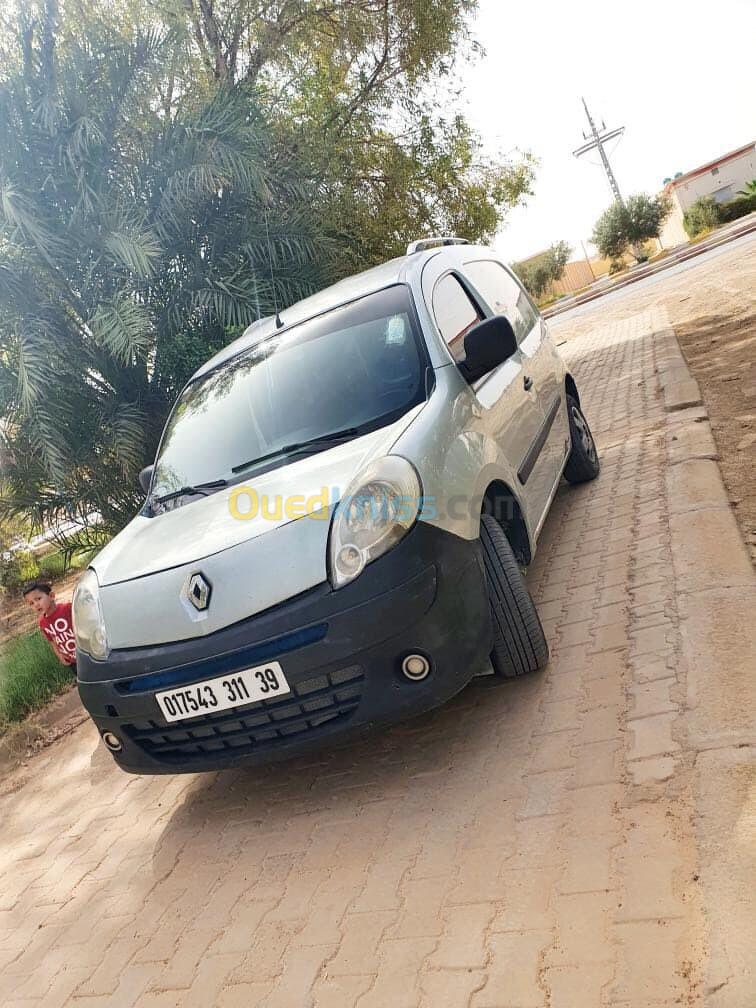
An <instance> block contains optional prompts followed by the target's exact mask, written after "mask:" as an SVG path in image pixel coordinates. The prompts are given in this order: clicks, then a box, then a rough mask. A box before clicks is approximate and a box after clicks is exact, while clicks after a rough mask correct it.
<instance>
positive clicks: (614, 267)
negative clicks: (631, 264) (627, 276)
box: [609, 259, 625, 276]
mask: <svg viewBox="0 0 756 1008" xmlns="http://www.w3.org/2000/svg"><path fill="white" fill-rule="evenodd" d="M624 268H625V264H624V263H623V261H622V260H621V259H612V261H611V262H610V263H609V276H614V275H615V274H616V273H621V272H622V270H623V269H624Z"/></svg>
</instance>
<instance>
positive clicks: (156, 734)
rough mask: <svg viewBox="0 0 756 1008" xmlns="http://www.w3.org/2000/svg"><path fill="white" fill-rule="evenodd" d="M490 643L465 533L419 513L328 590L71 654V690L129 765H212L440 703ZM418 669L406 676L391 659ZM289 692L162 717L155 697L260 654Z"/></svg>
mask: <svg viewBox="0 0 756 1008" xmlns="http://www.w3.org/2000/svg"><path fill="white" fill-rule="evenodd" d="M490 650H491V624H490V615H489V605H488V598H487V594H486V587H485V572H484V568H483V560H482V555H481V551H480V545H479V543H478V542H469V541H467V540H464V539H460V538H459V537H457V536H454V535H451V534H450V533H447V532H443V531H441V530H439V529H436V528H434V527H432V526H430V525H428V524H426V523H422V522H421V523H419V524H418V525H417V526H416V527H415V528H414V529H413V530H412V532H410V534H409V535H408V536H407V537H406V538H405V539H404V540H403V541H402V542H401V543H400V544H399V545H398V546H397V547H396V548H395V549H393V550H392V551H391V552H390V553H388V554H386V556H384V557H381V558H380V559H379V560H377V561H375V562H374V563H373V564H371V565H370V566H369V567H367V568H366V569H365V571H364V572H363V573H362V574H361V575H360V576H359V577H358V578H357V579H356V580H355V581H354V582H352V583H351V584H349V585H347V586H345V587H344V588H342V589H340V590H339V591H333V590H332V589H331V588H330V586H329V585H327V584H323V585H319V586H318V587H317V588H314V589H312V590H311V591H308V592H305V593H304V594H303V595H300V596H297V597H296V598H294V599H290V600H288V601H287V602H285V603H282V604H281V605H278V606H275V607H274V608H272V609H269V610H267V611H266V612H264V613H260V614H259V615H257V616H254V617H252V618H250V619H248V620H244V621H243V622H241V623H237V624H234V625H233V626H231V627H227V628H226V629H224V630H220V631H218V632H217V633H214V634H211V635H209V636H207V637H202V638H193V639H191V640H187V641H180V642H177V643H174V644H165V645H160V646H158V647H151V648H135V649H130V650H123V651H113V652H111V654H110V656H109V658H108V660H107V661H105V662H96V661H93V660H92V659H91V658H89V657H88V656H87V655H85V654H81V653H80V654H79V656H78V676H79V693H80V695H81V699H82V702H83V703H84V706H85V707H86V708H87V710H88V711H89V713H90V714H91V716H92V718H93V719H94V721H95V723H96V725H97V727H98V728H99V729H100V732H104V731H111V732H114V733H115V734H116V735H117V736H118V738H119V739H120V740H121V742H122V743H123V748H122V750H121V751H120V752H117V753H114V757H115V759H116V762H117V763H118V764H119V765H120V766H121V767H122V768H123V769H124V770H129V771H131V772H134V773H178V772H193V771H198V770H216V769H219V768H222V767H228V766H234V765H237V764H239V763H249V762H267V761H269V760H271V759H273V758H277V757H279V756H285V755H288V754H290V753H293V752H297V751H300V750H301V749H302V748H303V747H309V746H311V745H317V744H321V743H322V742H323V740H324V739H327V738H328V737H329V736H333V735H335V734H337V733H342V732H345V731H349V730H352V729H354V728H357V727H361V726H365V725H368V724H374V723H379V722H388V721H396V720H401V719H403V718H405V717H408V716H411V715H413V714H417V713H420V712H422V711H425V710H429V709H431V708H432V707H435V706H438V705H439V704H442V703H444V702H445V701H446V700H448V699H449V698H450V697H452V696H453V695H454V694H455V693H457V692H458V691H459V690H461V689H462V688H463V687H464V686H465V685H466V684H467V683H468V682H469V680H470V679H471V678H472V677H473V676H474V675H476V674H477V673H479V672H480V671H482V670H483V668H484V667H485V664H486V660H487V657H488V655H489V653H490ZM410 653H421V654H423V655H425V656H426V657H427V658H428V659H429V660H430V663H431V672H430V674H429V675H428V676H427V678H425V679H423V680H422V681H420V682H413V681H411V680H408V679H407V678H406V677H405V676H404V675H403V674H402V671H401V661H402V659H403V658H404V657H405V656H406V655H407V654H410ZM273 659H275V660H277V661H279V662H280V663H281V666H282V668H283V671H284V674H285V676H286V679H287V681H288V683H289V685H290V687H291V693H290V694H287V695H286V696H282V697H278V698H276V699H273V700H264V701H259V702H256V703H253V704H249V705H246V706H244V707H237V708H234V709H232V710H228V711H223V712H220V713H213V714H205V715H203V716H199V717H195V718H191V719H187V720H185V721H180V722H172V723H167V722H166V721H165V719H164V718H163V715H162V713H161V711H160V708H159V707H158V704H157V701H156V699H155V693H156V692H159V691H160V690H163V689H169V688H171V686H180V685H184V684H189V683H192V682H199V681H201V680H203V679H210V678H213V677H214V676H219V675H223V674H226V673H230V672H233V671H238V670H239V669H244V668H249V667H251V666H254V665H259V664H262V663H264V662H265V661H269V660H273Z"/></svg>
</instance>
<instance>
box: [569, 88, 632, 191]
mask: <svg viewBox="0 0 756 1008" xmlns="http://www.w3.org/2000/svg"><path fill="white" fill-rule="evenodd" d="M581 101H582V102H583V108H584V109H585V114H586V115H587V116H588V124H589V125H590V127H591V131H590V134H588V133H585V132H584V133H583V139H584V140H587V141H588V143H585V144H583V146H582V147H578V149H577V150H576V151H573V152H572V153H573V154H574V155H575V157H580V156H581V154H587V153H588V151H592V150H598V152H599V155H600V157H601V163H602V164H603V166H604V171H605V172H606V177H607V178H608V179H609V188H610V189H611V190H612V192H613V193H614V198H615V200H616V201H617V203H622V202H623V200H622V195H621V193H620V191H619V186H618V185H617V179H616V178H615V177H614V172H613V171H612V166H611V165H610V164H609V158H608V157H607V156H606V151H605V150H604V144H605V143H606V142H607V140H613V139H614V138H615V137H618V136H622V134H623V133H624V132H625V127H624V126H620V127H619V129H614V130H608V129H607V128H606V124H605V123H604V122H602V123H601V132H599V131H598V129H597V128H596V124H595V123H594V121H593V119H592V117H591V113H590V112H589V111H588V106H587V105H586V103H585V98H582V99H581Z"/></svg>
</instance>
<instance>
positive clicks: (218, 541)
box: [91, 403, 424, 587]
mask: <svg viewBox="0 0 756 1008" xmlns="http://www.w3.org/2000/svg"><path fill="white" fill-rule="evenodd" d="M423 405H424V404H422V403H421V404H420V405H419V406H416V407H415V408H414V409H412V410H410V411H409V412H408V413H406V414H405V415H404V416H403V417H401V418H400V419H399V420H397V421H395V422H394V423H393V424H390V425H389V426H387V427H382V428H381V429H380V430H376V431H372V432H371V433H369V434H363V435H362V436H361V437H358V438H355V439H354V440H352V441H348V442H346V443H345V444H341V445H334V447H332V448H329V449H327V450H326V451H321V452H318V453H317V454H315V455H310V456H307V457H304V458H301V459H297V460H294V461H292V462H290V463H289V464H287V465H283V466H280V467H279V468H277V469H273V470H271V471H269V472H266V473H264V474H263V475H261V476H256V477H254V478H253V479H250V480H248V481H245V482H244V483H239V484H236V485H234V486H230V487H227V488H224V489H223V490H219V491H216V492H214V493H212V494H210V495H208V496H207V497H200V498H197V499H196V500H193V501H191V502H190V503H188V504H184V505H183V506H181V507H177V508H176V509H175V510H172V511H166V512H165V513H163V514H160V515H156V516H155V517H153V518H147V517H144V516H142V515H139V516H137V517H136V518H134V519H133V520H132V521H131V522H130V523H129V524H128V525H127V526H126V528H125V529H124V530H123V531H122V532H120V533H119V534H118V535H117V536H116V537H115V538H114V539H113V540H112V541H111V542H110V543H109V544H108V545H107V546H106V547H105V549H103V550H102V551H101V552H100V553H99V554H98V555H97V556H96V557H95V559H94V561H93V562H92V564H91V566H92V567H93V568H94V570H95V571H96V573H97V579H98V581H99V583H100V586H101V587H102V586H106V585H112V584H116V583H118V582H122V581H129V580H133V579H135V578H143V577H145V576H146V575H149V574H154V573H156V572H158V571H164V570H169V569H172V568H177V567H181V566H183V565H185V564H188V563H196V562H197V561H199V560H202V559H204V558H206V557H209V556H213V555H215V554H218V553H221V552H222V551H224V550H228V549H231V548H233V547H235V546H238V545H239V544H241V543H246V542H249V541H250V540H253V539H257V538H258V537H260V536H262V535H263V534H265V533H270V532H274V531H275V530H276V529H279V528H281V526H283V525H287V524H290V523H293V522H297V521H307V522H308V523H310V524H312V525H315V526H318V527H320V529H321V530H322V531H321V535H322V538H323V550H322V553H323V556H322V577H321V578H320V580H321V581H322V580H325V576H326V570H325V563H326V556H325V546H326V540H327V536H328V525H329V523H328V521H327V520H322V521H313V519H311V518H301V517H296V515H298V514H300V513H301V512H300V511H297V510H296V508H297V506H298V505H297V500H296V499H301V502H302V504H306V505H307V509H308V510H309V511H318V512H322V515H321V516H322V518H323V519H327V517H328V510H329V508H331V507H332V506H333V505H334V504H336V503H337V502H338V501H339V500H340V499H341V496H342V495H343V493H344V491H345V490H346V489H347V487H348V485H349V483H350V482H351V481H352V479H354V478H355V477H356V476H357V474H358V473H359V472H360V470H361V469H362V468H363V467H364V466H365V465H366V464H367V463H368V462H369V461H370V460H371V459H373V458H376V457H379V456H380V455H382V454H385V453H386V452H388V451H389V450H390V448H391V446H392V445H393V443H394V442H395V441H396V439H397V438H398V437H399V435H400V434H401V433H402V431H404V430H405V429H406V428H407V426H408V425H409V424H410V423H411V422H412V420H413V419H414V417H415V416H416V415H417V414H418V412H419V411H420V410H421V409H422V406H423ZM242 488H248V489H249V490H250V491H253V492H254V499H256V500H257V502H258V507H257V513H256V514H255V515H254V516H253V517H239V515H240V514H247V513H249V511H250V502H251V498H250V496H248V495H247V494H244V493H240V490H241V489H242ZM292 498H295V500H292ZM287 504H288V507H289V510H288V512H287ZM292 509H293V510H292ZM306 587H309V585H308V586H306Z"/></svg>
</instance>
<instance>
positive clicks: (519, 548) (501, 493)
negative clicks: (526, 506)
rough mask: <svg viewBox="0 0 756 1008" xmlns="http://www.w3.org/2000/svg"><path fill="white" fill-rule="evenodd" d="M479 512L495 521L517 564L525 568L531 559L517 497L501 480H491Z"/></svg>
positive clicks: (529, 546)
mask: <svg viewBox="0 0 756 1008" xmlns="http://www.w3.org/2000/svg"><path fill="white" fill-rule="evenodd" d="M481 512H482V513H483V514H488V515H491V516H492V517H493V518H495V519H496V521H497V522H498V523H499V525H501V527H502V529H503V530H504V534H505V535H506V537H507V539H508V540H509V545H510V546H511V547H512V552H513V553H514V555H515V557H516V558H517V562H518V563H520V564H522V565H523V566H526V567H527V565H528V564H529V563H530V561H531V559H532V557H533V548H532V544H531V541H530V533H529V532H528V526H527V522H526V521H525V515H524V514H523V511H522V508H521V507H520V502H519V500H518V499H517V495H516V494H515V493H514V492H513V491H512V489H511V488H510V487H509V486H508V485H507V484H506V483H505V482H504V481H503V480H493V481H492V482H491V483H489V484H488V487H487V488H486V491H485V493H484V494H483V502H482V506H481Z"/></svg>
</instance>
